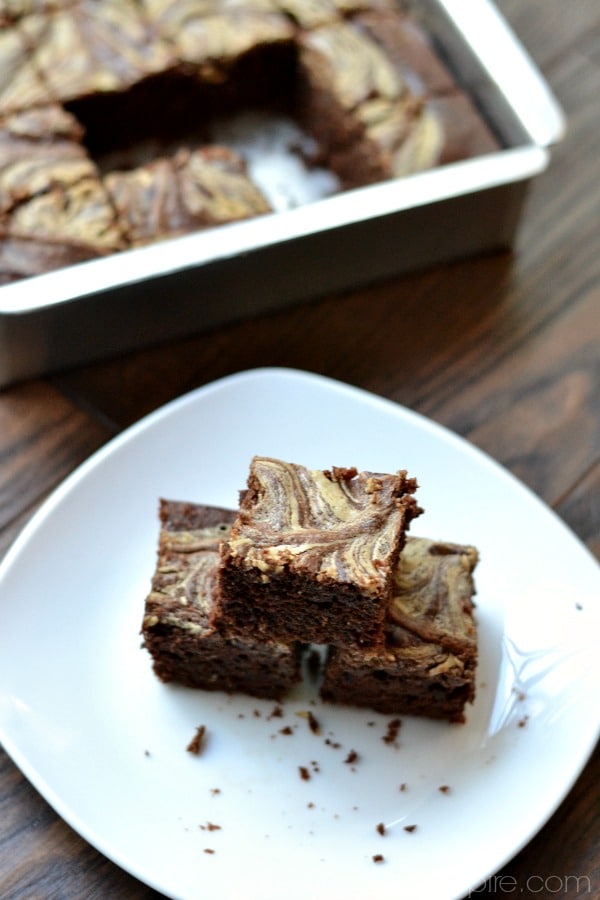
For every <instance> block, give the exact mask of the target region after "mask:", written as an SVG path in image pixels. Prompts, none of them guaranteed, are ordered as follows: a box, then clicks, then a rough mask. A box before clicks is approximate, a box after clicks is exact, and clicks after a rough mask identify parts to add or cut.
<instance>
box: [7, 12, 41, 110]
mask: <svg viewBox="0 0 600 900" xmlns="http://www.w3.org/2000/svg"><path fill="white" fill-rule="evenodd" d="M51 99H52V98H51V96H50V92H49V90H48V88H47V87H46V86H45V85H44V83H43V81H42V79H41V78H40V76H39V74H38V73H37V71H36V70H35V68H34V66H33V65H32V63H31V61H30V59H29V52H28V49H27V44H26V42H25V41H24V40H23V36H22V34H21V32H20V31H19V29H18V28H17V26H16V25H11V24H5V23H3V22H2V20H1V19H0V116H4V115H7V114H8V113H11V112H15V110H19V109H27V108H28V107H31V106H36V105H37V104H44V103H49V102H50V101H51Z"/></svg>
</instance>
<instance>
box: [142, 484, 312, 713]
mask: <svg viewBox="0 0 600 900" xmlns="http://www.w3.org/2000/svg"><path fill="white" fill-rule="evenodd" d="M234 516H235V514H234V513H233V512H230V511H229V510H224V509H220V508H217V507H210V506H203V505H198V504H193V503H182V502H176V501H169V500H161V501H160V523H161V530H160V539H159V547H158V558H157V565H156V571H155V574H154V577H153V579H152V589H151V591H150V594H149V595H148V597H147V598H146V603H145V612H144V618H143V623H142V634H143V636H144V645H145V647H146V649H147V650H148V652H149V653H150V655H151V657H152V661H153V668H154V672H155V673H156V675H157V676H158V677H159V678H160V679H161V680H162V681H165V682H171V681H175V682H179V683H180V684H184V685H187V686H188V687H195V688H204V689H205V690H222V691H228V692H235V691H241V692H243V693H247V694H251V695H253V696H257V697H265V698H272V699H276V700H279V699H281V698H282V697H283V695H284V694H285V693H286V692H287V691H288V690H289V689H290V688H291V687H292V685H293V684H295V683H296V682H297V681H298V680H299V679H300V667H299V648H298V645H297V644H295V643H292V644H290V645H287V644H283V643H279V642H276V641H274V640H270V639H265V640H255V639H253V638H252V637H245V638H240V637H233V636H229V635H227V634H225V633H221V632H219V631H218V630H216V629H215V627H214V626H213V625H212V624H211V622H210V620H211V611H212V606H213V602H214V593H215V583H216V577H217V572H218V567H219V550H218V548H219V543H220V542H221V541H222V540H223V539H224V538H225V537H226V535H227V533H228V530H229V528H230V524H231V522H232V521H233V519H234Z"/></svg>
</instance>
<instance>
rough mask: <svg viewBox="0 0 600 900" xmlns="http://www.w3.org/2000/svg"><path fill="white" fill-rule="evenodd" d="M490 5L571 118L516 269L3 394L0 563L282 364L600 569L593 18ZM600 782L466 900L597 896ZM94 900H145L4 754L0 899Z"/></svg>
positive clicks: (396, 283)
mask: <svg viewBox="0 0 600 900" xmlns="http://www.w3.org/2000/svg"><path fill="white" fill-rule="evenodd" d="M498 5H499V6H500V8H501V10H502V11H503V12H504V14H505V15H506V16H507V18H508V19H509V21H510V22H511V24H512V25H513V27H514V28H515V30H516V31H517V33H518V34H519V36H520V37H521V40H522V42H523V43H524V44H525V46H526V47H527V48H528V50H529V51H530V53H531V55H532V57H533V58H534V60H535V61H536V63H537V64H538V66H539V67H540V69H541V71H542V72H543V74H544V75H545V77H546V79H547V80H548V81H549V83H550V85H551V87H552V89H553V91H554V92H555V94H556V96H557V98H558V100H559V101H560V103H561V105H562V106H563V108H564V109H565V111H566V114H567V118H568V131H567V135H566V137H565V139H564V140H563V141H562V142H561V143H560V144H559V145H558V146H557V147H556V148H555V150H554V152H553V157H552V164H551V166H550V168H549V170H548V171H547V172H546V173H544V174H543V175H542V176H540V177H539V178H538V179H536V181H535V182H534V184H533V186H532V189H531V191H530V194H529V197H528V200H527V203H526V208H525V212H524V216H523V220H522V223H521V227H520V229H519V232H518V236H517V240H516V242H515V246H514V248H513V250H512V252H503V253H499V254H496V255H490V256H486V257H480V258H477V259H471V260H464V261H461V262H459V263H455V264H452V265H445V266H438V267H434V268H431V269H429V270H427V271H425V272H418V273H413V274H410V275H407V276H405V277H402V278H397V279H392V280H388V281H386V282H382V283H380V284H377V285H374V286H372V287H369V288H365V289H361V290H356V291H349V292H347V293H345V294H343V295H337V296H327V297H323V298H321V299H318V300H315V301H313V302H310V303H306V304H304V305H302V306H301V307H297V308H292V309H287V310H285V311H282V312H277V313H273V314H270V315H265V316H261V317H258V318H256V319H253V320H249V321H245V322H238V323H233V324H230V325H228V326H226V327H223V328H220V329H218V330H215V331H213V332H211V333H207V334H200V335H195V336H190V337H188V338H186V339H184V340H180V341H177V342H172V343H169V344H166V345H164V346H160V347H152V348H146V349H144V350H140V351H138V352H135V353H130V354H128V355H126V356H123V357H121V358H118V359H111V360H106V361H103V362H98V363H95V364H93V365H86V366H80V367H78V368H77V369H74V370H71V371H69V372H64V373H61V374H60V375H53V376H51V377H47V378H44V379H39V380H37V381H34V382H30V383H28V384H22V385H17V386H14V387H12V388H10V389H7V390H5V391H3V392H0V556H1V555H3V554H4V552H5V551H6V550H7V548H8V547H9V546H10V544H11V543H12V541H13V540H14V538H15V537H16V535H17V534H18V532H19V530H20V529H21V528H22V527H23V525H24V524H25V523H26V522H27V520H28V519H29V517H30V516H31V514H32V513H33V512H34V511H35V509H36V508H37V507H38V506H39V504H40V503H41V502H42V501H43V500H44V498H45V497H46V496H47V495H48V493H49V492H50V491H51V490H52V489H53V488H54V487H55V486H56V485H57V484H58V483H59V482H60V481H61V480H62V479H63V478H64V477H65V476H66V475H68V474H69V473H70V472H71V471H73V470H74V469H75V468H76V466H77V465H78V464H79V463H81V462H82V461H83V460H84V459H86V458H87V457H88V456H89V455H90V454H91V453H92V452H93V451H94V450H96V449H97V448H98V447H100V446H101V445H102V444H103V443H105V442H106V441H107V440H108V439H109V438H110V437H111V436H112V435H113V434H116V433H118V432H119V431H120V430H122V429H123V428H125V427H126V426H128V425H129V424H131V423H132V422H135V421H137V420H138V419H140V418H141V417H142V416H143V415H145V414H146V413H148V412H150V411H151V410H153V409H155V408H157V407H158V406H160V405H161V404H163V403H165V402H166V401H168V400H170V399H172V398H174V397H176V396H179V395H181V394H182V393H184V392H186V391H188V390H191V389H193V388H195V387H197V386H200V385H203V384H206V383H208V382H210V381H212V380H214V379H215V378H219V377H221V376H223V375H227V374H229V373H232V372H237V371H240V370H244V369H248V368H252V367H256V366H273V365H279V366H291V367H297V368H300V369H306V370H309V371H314V372H318V373H322V374H325V375H328V376H331V377H333V378H337V379H340V380H342V381H346V382H348V383H350V384H354V385H357V386H359V387H362V388H365V389H367V390H370V391H373V392H375V393H377V394H380V395H382V396H384V397H388V398H390V399H392V400H395V401H398V402H400V403H403V404H405V405H407V406H408V407H410V408H412V409H415V410H418V411H419V412H422V413H424V414H425V415H427V416H430V417H431V418H433V419H434V420H436V421H438V422H441V423H442V424H444V425H447V426H449V427H450V428H452V429H453V430H455V431H456V432H458V433H459V434H462V435H464V436H465V437H467V438H469V439H470V440H471V441H473V442H474V443H475V444H477V445H478V446H480V447H481V448H483V449H484V450H485V451H487V452H488V453H490V454H491V455H492V456H493V457H494V458H495V459H497V460H499V461H500V462H501V463H503V464H504V465H505V466H507V467H508V468H509V469H510V470H511V471H512V472H514V473H515V474H516V475H517V476H518V477H519V478H521V479H522V480H523V481H524V482H525V483H526V484H528V485H529V486H530V487H531V488H532V489H533V490H534V491H535V492H536V493H537V494H538V495H539V496H540V497H541V498H542V499H543V500H544V501H545V502H546V503H547V504H549V505H550V506H551V507H553V508H554V509H555V511H556V512H557V513H558V515H559V516H561V517H562V518H563V520H564V521H565V522H566V523H567V524H568V525H569V526H570V527H571V528H572V529H573V531H574V532H575V533H576V534H577V535H578V536H579V537H580V539H581V540H582V541H583V542H584V543H585V544H586V545H587V546H588V548H589V549H590V551H591V552H592V554H594V555H595V556H596V557H597V558H600V415H599V407H600V402H599V399H598V398H600V350H599V348H600V242H599V229H598V220H599V215H598V213H599V197H600V194H599V188H598V186H599V185H600V129H599V127H598V121H599V117H598V111H599V108H600V107H599V98H600V40H599V38H600V7H599V5H598V4H597V3H593V2H591V0H580V2H575V3H570V4H568V14H567V10H566V8H567V4H565V3H564V2H563V0H499V4H498ZM2 602H10V598H4V597H3V598H2ZM599 784H600V766H599V754H598V753H596V754H594V756H593V757H592V758H591V760H590V761H589V763H588V765H587V766H586V767H585V769H584V771H583V772H582V773H581V776H580V777H579V779H578V780H577V782H576V783H575V785H574V786H573V788H572V790H571V791H570V792H569V793H568V795H567V796H566V797H565V798H564V800H563V802H562V803H561V804H560V806H559V807H558V809H557V811H556V812H555V814H554V815H553V816H552V818H551V819H550V821H549V822H548V823H547V824H546V825H545V826H544V827H543V828H542V829H541V831H540V832H539V834H537V835H536V836H535V837H534V838H533V839H532V840H531V841H530V843H529V844H528V845H527V846H526V847H524V848H523V849H522V851H521V852H520V853H518V854H517V855H516V856H515V858H514V859H512V860H511V861H510V862H508V863H507V864H506V865H505V866H504V867H503V868H502V869H501V871H500V872H499V873H498V879H496V880H495V881H490V882H488V883H486V884H485V885H483V886H481V888H480V889H479V890H478V891H477V892H476V893H474V894H473V896H477V897H495V898H497V897H499V896H501V895H502V894H503V893H513V894H519V895H520V896H523V897H528V896H531V897H533V896H535V897H540V898H542V897H543V898H546V897H550V896H559V897H561V898H568V900H576V898H577V900H580V898H582V897H590V898H591V897H594V898H596V897H600V840H599V838H600V829H599V810H600V803H599V799H600V797H599V794H600V790H599ZM466 852H468V849H467V851H466ZM532 877H533V879H534V880H533V881H532V880H531V879H532ZM503 878H504V879H505V880H504V882H503V881H502V880H501V879H503ZM106 896H110V897H118V898H121V897H122V898H134V900H138V898H140V900H151V898H158V896H159V895H158V894H157V893H156V892H154V891H152V890H151V889H150V888H148V887H146V886H144V885H142V884H141V883H140V882H138V881H136V880H135V879H134V878H132V877H131V876H129V875H128V874H126V873H125V872H123V871H121V870H120V869H119V868H118V867H117V866H115V865H114V864H113V863H112V862H110V861H109V860H107V859H106V858H104V857H103V856H102V855H100V854H99V853H97V852H96V851H95V850H94V849H93V848H92V847H91V846H90V845H89V844H87V843H86V842H85V841H84V840H83V839H82V838H81V837H79V835H78V834H76V833H75V832H74V831H72V830H71V829H70V828H69V826H68V825H66V824H65V823H64V822H63V821H62V819H60V818H59V817H58V816H57V815H56V814H55V813H54V812H53V810H52V809H51V808H50V806H48V804H47V803H46V801H45V800H43V799H42V798H41V796H40V795H39V794H38V793H37V791H36V790H35V789H34V788H33V787H32V786H31V785H30V784H29V783H28V781H27V780H26V779H25V778H24V776H23V775H22V774H21V773H20V772H19V770H18V769H17V768H16V767H15V766H14V765H13V763H12V762H11V761H10V760H9V758H8V757H7V755H6V754H5V753H4V752H3V751H0V900H32V898H36V900H38V898H39V900H46V898H57V900H58V898H60V900H70V898H86V900H87V898H104V897H106ZM399 896H400V894H399Z"/></svg>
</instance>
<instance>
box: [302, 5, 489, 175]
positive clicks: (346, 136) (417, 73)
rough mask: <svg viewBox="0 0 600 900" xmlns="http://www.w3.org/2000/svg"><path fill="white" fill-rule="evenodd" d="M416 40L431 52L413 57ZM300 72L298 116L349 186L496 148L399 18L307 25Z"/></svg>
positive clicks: (473, 111)
mask: <svg viewBox="0 0 600 900" xmlns="http://www.w3.org/2000/svg"><path fill="white" fill-rule="evenodd" d="M388 19H389V20H390V22H388ZM392 21H393V22H394V23H395V28H392V27H391V24H390V23H391V22H392ZM376 25H377V27H376ZM420 47H421V49H423V50H427V53H426V55H425V56H424V57H422V58H421V61H420V63H419V64H418V65H417V57H418V50H419V48H420ZM300 70H301V72H302V81H301V85H300V115H301V117H302V120H303V122H304V124H305V127H306V128H307V129H308V130H309V131H310V132H311V133H312V134H313V135H315V137H316V139H317V140H318V141H319V143H320V145H321V148H322V152H323V154H324V156H325V158H326V159H327V160H328V161H329V164H330V165H331V168H332V169H333V170H334V171H335V172H336V174H337V175H338V177H339V178H340V179H341V181H342V183H343V184H344V186H345V187H356V186H359V185H361V184H366V183H369V182H376V181H381V180H384V179H389V178H393V177H398V176H402V175H408V174H411V173H413V172H419V171H422V170H424V169H430V168H433V167H435V166H438V165H442V164H445V163H449V162H454V161H456V160H459V159H467V158H470V157H474V156H480V155H482V154H485V153H490V152H493V151H495V150H497V149H498V147H499V144H498V141H497V140H496V138H495V137H494V135H493V134H492V132H491V131H490V129H489V128H488V126H487V124H486V123H485V122H484V121H483V119H482V118H481V116H480V115H479V113H478V111H477V110H476V109H475V107H474V106H473V104H472V103H471V101H470V100H469V98H468V97H467V96H466V94H464V93H462V92H461V91H460V90H459V89H458V88H457V87H456V86H455V83H454V81H453V79H452V78H451V76H450V75H448V76H447V78H444V67H443V65H442V63H441V62H440V61H439V60H436V58H435V56H434V55H433V52H432V51H431V49H430V48H428V45H427V44H426V43H425V42H424V39H423V40H421V35H420V32H419V31H418V30H414V27H411V29H409V28H408V25H407V23H406V22H405V21H404V20H403V19H402V18H400V19H397V18H396V17H390V16H389V14H387V13H385V12H384V13H375V12H373V13H372V14H371V15H370V16H369V17H367V16H362V17H361V16H359V17H358V18H357V19H356V20H347V21H342V22H334V23H331V24H330V25H327V26H325V27H323V28H319V29H315V30H314V31H308V32H306V33H305V34H303V35H302V36H301V37H300Z"/></svg>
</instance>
